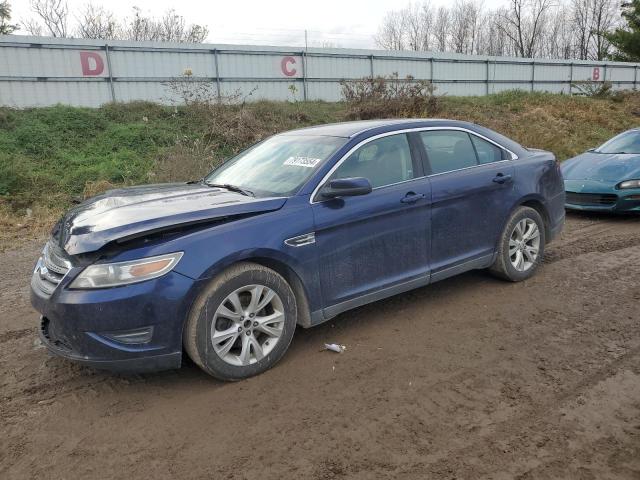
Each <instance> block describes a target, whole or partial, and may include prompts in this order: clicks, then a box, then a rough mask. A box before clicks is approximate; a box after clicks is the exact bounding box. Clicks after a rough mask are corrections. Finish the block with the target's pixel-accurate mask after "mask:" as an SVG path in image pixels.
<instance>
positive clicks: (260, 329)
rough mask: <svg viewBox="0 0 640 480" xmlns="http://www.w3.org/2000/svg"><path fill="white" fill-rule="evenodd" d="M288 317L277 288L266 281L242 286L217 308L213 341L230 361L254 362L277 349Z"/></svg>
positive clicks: (233, 363)
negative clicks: (274, 289) (265, 283)
mask: <svg viewBox="0 0 640 480" xmlns="http://www.w3.org/2000/svg"><path fill="white" fill-rule="evenodd" d="M284 321H285V313H284V306H283V304H282V300H281V299H280V297H279V296H278V294H277V293H276V292H275V291H273V290H272V289H270V288H269V287H267V286H265V285H247V286H245V287H240V288H238V289H237V290H235V291H234V292H232V293H231V294H229V295H228V296H227V298H225V299H224V300H223V302H222V303H221V304H220V306H219V307H218V309H217V310H216V313H215V314H214V316H213V319H212V327H211V344H212V346H213V349H214V351H215V352H216V353H217V354H218V356H219V357H220V358H221V359H222V360H224V361H225V362H227V363H228V364H229V365H236V366H246V365H250V364H253V363H256V362H258V361H260V360H262V359H263V358H264V357H266V356H267V355H269V354H270V353H271V352H272V351H273V349H274V348H275V346H276V345H277V344H278V340H280V337H281V336H282V331H283V328H284Z"/></svg>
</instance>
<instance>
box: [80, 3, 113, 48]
mask: <svg viewBox="0 0 640 480" xmlns="http://www.w3.org/2000/svg"><path fill="white" fill-rule="evenodd" d="M77 21H78V29H77V35H78V36H79V37H81V38H102V39H105V40H111V39H115V38H120V26H119V24H118V20H117V19H116V17H115V16H114V14H113V13H112V12H109V11H107V10H105V9H104V8H103V7H102V6H95V5H93V4H91V3H88V4H86V5H85V6H84V9H83V10H82V11H81V12H80V15H79V16H78V17H77Z"/></svg>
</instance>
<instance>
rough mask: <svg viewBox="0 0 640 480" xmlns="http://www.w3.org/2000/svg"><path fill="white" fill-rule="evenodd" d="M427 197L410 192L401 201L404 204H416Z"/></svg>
mask: <svg viewBox="0 0 640 480" xmlns="http://www.w3.org/2000/svg"><path fill="white" fill-rule="evenodd" d="M425 197H426V195H425V194H424V193H415V192H409V193H407V194H406V195H405V196H404V197H403V198H402V200H400V201H401V202H402V203H416V202H417V201H418V200H422V199H423V198H425Z"/></svg>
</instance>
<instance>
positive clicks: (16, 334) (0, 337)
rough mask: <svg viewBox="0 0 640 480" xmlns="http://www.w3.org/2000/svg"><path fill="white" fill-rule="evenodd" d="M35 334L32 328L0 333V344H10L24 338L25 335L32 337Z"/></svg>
mask: <svg viewBox="0 0 640 480" xmlns="http://www.w3.org/2000/svg"><path fill="white" fill-rule="evenodd" d="M35 332H36V330H35V329H34V328H21V329H20V330H11V331H9V332H3V333H0V343H6V342H11V341H13V340H18V339H20V338H24V337H26V336H27V335H33V334H34V333H35Z"/></svg>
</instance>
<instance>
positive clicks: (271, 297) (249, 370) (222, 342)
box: [184, 263, 297, 380]
mask: <svg viewBox="0 0 640 480" xmlns="http://www.w3.org/2000/svg"><path fill="white" fill-rule="evenodd" d="M296 316H297V310H296V300H295V296H294V294H293V291H292V290H291V287H290V286H289V284H288V283H287V282H286V280H285V279H284V278H283V277H282V276H280V275H279V274H278V273H276V272H275V271H273V270H271V269H269V268H266V267H264V266H262V265H258V264H254V263H240V264H237V265H234V266H232V267H230V268H229V269H227V270H226V271H224V272H223V273H221V274H220V275H218V276H217V277H216V278H214V279H213V280H212V281H211V283H210V284H209V286H208V287H207V288H206V289H205V291H204V292H203V293H202V294H201V295H200V297H199V299H198V300H197V301H196V303H195V305H194V306H193V308H192V310H191V313H190V315H189V319H188V320H187V324H186V326H185V332H184V346H185V349H186V351H187V353H188V354H189V356H190V357H191V359H192V360H193V361H194V362H195V363H196V364H197V365H198V366H200V368H202V369H203V370H204V371H205V372H207V373H209V374H210V375H213V376H214V377H216V378H219V379H221V380H240V379H243V378H247V377H250V376H253V375H257V374H258V373H261V372H263V371H265V370H267V369H269V368H271V367H272V366H273V365H275V364H276V363H277V362H278V360H280V358H281V357H282V356H283V355H284V353H285V352H286V350H287V348H288V347H289V344H290V343H291V339H292V338H293V333H294V331H295V327H296Z"/></svg>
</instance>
